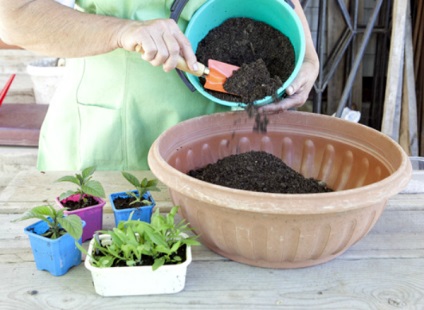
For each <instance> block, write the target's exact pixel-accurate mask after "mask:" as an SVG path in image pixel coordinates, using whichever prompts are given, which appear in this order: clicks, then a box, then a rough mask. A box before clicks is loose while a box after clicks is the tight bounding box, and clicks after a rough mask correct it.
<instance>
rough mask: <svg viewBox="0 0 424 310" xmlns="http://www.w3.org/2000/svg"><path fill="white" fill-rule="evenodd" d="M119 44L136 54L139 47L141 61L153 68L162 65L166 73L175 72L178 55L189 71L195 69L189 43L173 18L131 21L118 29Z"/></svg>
mask: <svg viewBox="0 0 424 310" xmlns="http://www.w3.org/2000/svg"><path fill="white" fill-rule="evenodd" d="M118 45H119V46H120V47H122V48H124V49H126V50H127V51H135V50H136V47H137V45H141V47H142V49H143V50H144V53H143V55H142V58H143V59H144V60H146V61H148V62H150V63H151V64H152V65H153V66H161V65H162V66H163V70H164V71H165V72H169V71H171V70H173V69H175V67H176V66H177V62H178V58H179V56H180V55H181V56H182V57H183V58H184V59H185V60H186V62H187V64H188V66H189V67H190V69H191V70H193V71H197V69H198V68H197V59H196V55H195V54H194V52H193V49H192V47H191V44H190V41H189V40H188V39H187V37H186V36H185V35H184V34H183V33H182V31H181V30H180V28H179V27H178V25H177V23H176V22H175V21H174V20H172V19H154V20H149V21H145V22H130V23H129V24H127V25H126V26H124V27H123V28H122V29H121V31H120V34H119V43H118Z"/></svg>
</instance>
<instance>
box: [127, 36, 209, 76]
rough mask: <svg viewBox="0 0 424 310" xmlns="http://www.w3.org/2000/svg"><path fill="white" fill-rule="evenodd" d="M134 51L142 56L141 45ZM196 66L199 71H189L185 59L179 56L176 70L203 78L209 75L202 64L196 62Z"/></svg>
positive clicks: (206, 68)
mask: <svg viewBox="0 0 424 310" xmlns="http://www.w3.org/2000/svg"><path fill="white" fill-rule="evenodd" d="M135 51H136V52H137V53H141V54H142V55H143V54H144V50H143V48H142V47H141V45H139V44H138V45H137V46H136V47H135ZM197 65H198V67H199V69H198V70H197V71H192V70H190V68H189V67H188V65H187V62H186V61H185V59H184V58H183V57H182V56H181V55H179V58H178V63H177V68H178V69H180V70H182V71H184V72H187V73H190V74H193V75H195V76H204V75H208V74H209V69H208V67H206V66H205V65H204V64H201V63H200V62H198V63H197Z"/></svg>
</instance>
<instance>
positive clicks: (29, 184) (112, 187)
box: [0, 171, 172, 213]
mask: <svg viewBox="0 0 424 310" xmlns="http://www.w3.org/2000/svg"><path fill="white" fill-rule="evenodd" d="M130 172H131V173H132V174H134V175H135V176H136V177H137V178H139V179H143V178H144V177H146V178H149V179H153V178H154V175H153V174H152V173H151V172H150V171H130ZM74 173H76V172H75V171H55V172H46V173H43V172H39V171H23V172H20V173H18V174H17V175H16V177H15V178H14V179H13V180H11V181H10V184H9V186H7V187H6V188H5V189H4V190H3V191H2V192H0V213H9V212H19V211H21V210H23V209H27V208H28V207H33V206H35V205H38V204H42V203H45V201H48V202H49V203H51V204H54V199H55V197H57V196H59V195H60V194H61V193H63V192H65V191H67V190H69V189H75V186H74V185H73V184H71V183H64V182H55V181H56V180H57V179H59V178H60V177H62V176H65V175H73V174H74ZM93 179H95V180H97V181H99V182H101V183H102V185H103V187H104V189H105V192H106V193H107V194H110V193H115V192H121V191H127V190H132V189H133V186H132V185H131V184H130V183H128V181H127V180H126V179H124V177H123V176H122V174H121V172H120V171H96V172H95V173H94V176H93ZM158 187H159V189H160V191H159V192H152V194H153V197H154V199H155V200H156V202H157V205H158V206H159V207H161V208H170V207H171V206H172V203H171V202H170V197H169V192H168V188H167V187H166V186H165V185H164V184H162V183H161V182H159V184H158ZM20 203H23V204H22V207H20ZM111 208H112V207H111V206H110V203H109V198H108V197H107V198H106V205H105V207H104V211H105V212H106V213H110V212H112V209H111Z"/></svg>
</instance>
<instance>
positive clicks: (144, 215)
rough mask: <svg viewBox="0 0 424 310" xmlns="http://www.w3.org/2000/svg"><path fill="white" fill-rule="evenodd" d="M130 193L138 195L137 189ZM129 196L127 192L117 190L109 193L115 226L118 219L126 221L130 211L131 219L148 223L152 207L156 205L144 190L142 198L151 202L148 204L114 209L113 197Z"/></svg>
mask: <svg viewBox="0 0 424 310" xmlns="http://www.w3.org/2000/svg"><path fill="white" fill-rule="evenodd" d="M131 192H132V193H134V194H136V195H137V196H138V191H136V190H133V191H131ZM128 197H130V196H129V195H128V194H127V192H119V193H112V194H110V195H109V201H110V204H111V206H112V210H113V214H114V216H115V226H118V224H119V222H120V221H126V220H128V219H129V218H130V215H131V213H132V212H134V213H133V215H132V217H131V219H132V220H139V221H143V222H147V223H150V218H151V217H152V212H153V208H154V207H155V206H156V202H155V200H154V199H153V197H152V195H151V194H150V192H149V191H148V192H146V193H145V194H144V195H143V199H145V200H148V201H150V202H151V204H150V205H148V206H143V207H139V208H129V209H116V208H115V203H114V201H115V199H116V198H124V199H125V198H128Z"/></svg>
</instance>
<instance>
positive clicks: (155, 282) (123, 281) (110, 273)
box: [84, 239, 192, 296]
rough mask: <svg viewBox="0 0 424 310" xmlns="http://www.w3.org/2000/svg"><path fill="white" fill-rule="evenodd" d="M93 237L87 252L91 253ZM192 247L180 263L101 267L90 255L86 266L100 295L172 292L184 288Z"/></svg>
mask: <svg viewBox="0 0 424 310" xmlns="http://www.w3.org/2000/svg"><path fill="white" fill-rule="evenodd" d="M93 244H94V239H92V240H91V241H90V244H89V247H88V253H92V249H93ZM191 261H192V257H191V247H190V246H187V251H186V260H185V262H183V263H181V264H178V265H163V266H161V267H159V268H158V269H156V270H155V271H153V270H152V266H142V267H109V268H98V267H95V266H93V265H92V264H91V259H90V257H89V256H87V257H86V259H85V262H84V265H85V267H86V268H87V269H88V270H90V272H91V276H92V278H93V283H94V289H95V290H96V293H97V294H99V295H101V296H129V295H153V294H172V293H178V292H180V291H182V290H183V289H184V286H185V279H186V273H187V267H188V265H189V264H190V263H191Z"/></svg>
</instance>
